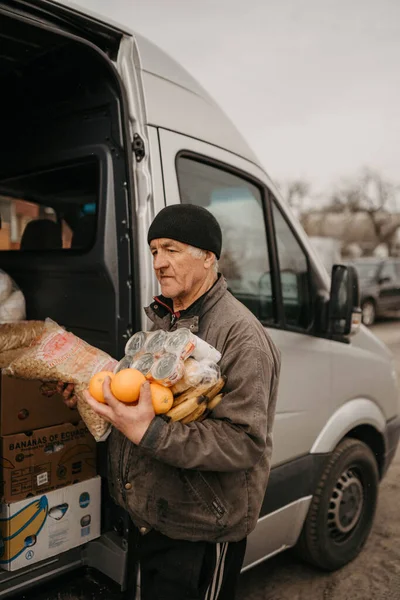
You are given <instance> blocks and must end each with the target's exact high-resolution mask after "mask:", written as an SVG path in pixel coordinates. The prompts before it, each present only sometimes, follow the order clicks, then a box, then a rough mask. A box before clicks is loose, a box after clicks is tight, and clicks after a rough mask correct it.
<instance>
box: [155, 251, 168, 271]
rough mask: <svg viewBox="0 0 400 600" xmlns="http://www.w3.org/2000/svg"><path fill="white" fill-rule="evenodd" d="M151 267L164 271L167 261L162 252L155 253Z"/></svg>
mask: <svg viewBox="0 0 400 600" xmlns="http://www.w3.org/2000/svg"><path fill="white" fill-rule="evenodd" d="M153 266H154V268H155V269H156V270H159V269H165V268H166V267H168V260H167V257H166V255H165V254H164V252H157V254H156V255H155V257H154V262H153Z"/></svg>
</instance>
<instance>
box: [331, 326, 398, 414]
mask: <svg viewBox="0 0 400 600" xmlns="http://www.w3.org/2000/svg"><path fill="white" fill-rule="evenodd" d="M363 342H366V343H365V345H364V344H363ZM374 342H375V339H374V338H373V337H371V336H370V335H368V334H365V331H360V332H359V333H357V334H356V335H355V336H354V337H352V338H350V343H349V344H334V345H333V346H332V382H333V393H334V397H333V405H332V411H334V410H335V409H336V408H338V407H339V406H341V405H342V404H344V403H345V402H348V401H350V400H353V399H355V398H367V399H369V400H370V401H371V402H373V403H374V404H376V406H377V407H379V410H380V411H381V412H382V413H383V415H384V418H385V420H388V419H390V418H391V417H393V416H395V415H396V414H398V412H399V396H398V389H397V374H396V369H395V364H394V362H393V359H392V356H391V354H390V353H389V352H388V350H387V349H385V348H384V347H383V345H382V344H381V343H380V342H378V343H377V342H375V344H374ZM385 350H386V351H385Z"/></svg>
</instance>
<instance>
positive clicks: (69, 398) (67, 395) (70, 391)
mask: <svg viewBox="0 0 400 600" xmlns="http://www.w3.org/2000/svg"><path fill="white" fill-rule="evenodd" d="M57 392H58V393H59V394H60V395H61V396H62V397H63V400H64V403H65V404H66V405H67V406H68V408H75V407H76V403H77V398H76V396H75V395H74V393H75V386H74V384H73V383H68V384H65V383H63V382H62V381H59V382H58V384H57Z"/></svg>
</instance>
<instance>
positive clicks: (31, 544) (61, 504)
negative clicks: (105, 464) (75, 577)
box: [0, 477, 101, 571]
mask: <svg viewBox="0 0 400 600" xmlns="http://www.w3.org/2000/svg"><path fill="white" fill-rule="evenodd" d="M100 505H101V478H100V477H94V478H92V479H89V480H87V481H82V482H81V483H76V484H74V485H70V486H68V487H64V488H61V489H59V490H56V491H54V492H49V493H48V494H41V495H40V496H35V497H33V498H28V499H26V500H22V501H21V502H13V503H12V504H2V505H0V567H1V568H2V569H5V570H6V571H15V570H17V569H21V568H22V567H26V566H28V565H31V564H33V563H36V562H38V561H40V560H44V559H46V558H50V557H51V556H55V555H56V554H60V553H61V552H66V551H67V550H70V549H71V548H75V547H77V546H80V545H82V544H85V543H86V542H89V541H90V540H93V539H95V538H97V537H99V536H100Z"/></svg>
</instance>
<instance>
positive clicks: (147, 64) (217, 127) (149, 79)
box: [0, 0, 265, 172]
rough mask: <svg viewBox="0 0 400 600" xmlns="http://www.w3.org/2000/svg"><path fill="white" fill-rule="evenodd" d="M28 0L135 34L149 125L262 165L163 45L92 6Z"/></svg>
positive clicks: (113, 31)
mask: <svg viewBox="0 0 400 600" xmlns="http://www.w3.org/2000/svg"><path fill="white" fill-rule="evenodd" d="M0 1H1V0H0ZM26 1H27V3H28V4H31V5H32V6H33V7H36V8H37V10H39V11H42V13H43V15H46V14H48V13H53V14H54V15H57V16H58V17H59V18H60V19H61V22H62V20H63V19H64V20H65V22H67V23H70V22H73V21H74V17H73V15H74V14H75V15H76V18H77V19H79V24H80V26H81V27H82V25H84V23H85V22H84V20H83V21H82V19H85V18H86V19H88V22H90V25H89V28H90V30H93V31H95V30H96V29H99V31H101V32H102V33H103V36H104V35H107V33H108V34H109V37H110V39H112V37H113V36H116V38H118V36H121V35H123V34H126V35H131V36H133V37H134V38H135V39H136V42H137V46H138V51H139V56H140V66H141V74H142V81H143V85H144V96H145V101H146V120H147V124H149V125H155V126H158V127H163V128H165V129H170V130H173V131H176V132H179V133H181V134H183V135H187V136H190V137H193V138H196V139H199V140H201V141H205V142H208V143H210V144H213V145H215V146H218V147H220V148H223V149H225V150H228V151H230V152H232V153H234V154H237V155H239V156H241V157H243V158H245V159H247V160H249V161H250V162H252V163H254V164H256V165H257V166H258V167H260V168H262V166H261V164H260V162H259V160H258V158H257V157H256V155H255V154H254V152H253V151H252V150H251V148H250V147H249V145H248V143H247V142H246V141H245V139H244V138H243V136H242V135H241V134H240V133H239V131H238V130H237V129H236V127H235V126H234V125H233V123H232V122H231V120H230V119H229V118H228V116H227V115H226V114H225V112H224V111H223V110H222V109H221V108H220V107H219V106H218V104H217V103H216V102H215V101H214V100H213V99H212V98H211V96H210V95H209V94H208V93H207V92H206V91H205V90H204V89H203V87H202V86H201V85H200V84H199V83H198V82H197V81H196V80H195V79H194V78H193V77H192V76H191V75H190V74H189V73H188V72H187V71H186V69H184V68H183V67H182V66H181V65H180V64H179V63H178V62H177V61H175V60H174V59H172V58H171V57H170V56H169V55H168V54H167V53H166V52H164V51H163V50H161V49H160V48H159V47H158V46H156V45H155V44H153V43H152V42H150V41H149V40H147V39H146V38H144V37H142V36H141V35H139V34H137V33H135V32H133V31H130V30H129V27H126V25H122V24H119V23H116V22H114V21H112V20H111V19H108V18H107V17H105V16H104V15H100V14H97V13H95V12H93V11H91V10H88V9H87V8H86V7H83V6H81V5H79V4H78V3H77V2H76V1H72V2H71V1H70V0H35V1H33V0H26ZM78 1H79V0H78ZM18 3H21V4H25V2H23V1H22V0H18ZM42 13H40V12H39V14H42ZM107 39H108V38H107ZM199 117H201V118H199ZM263 171H264V169H263ZM264 172H265V171H264Z"/></svg>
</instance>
